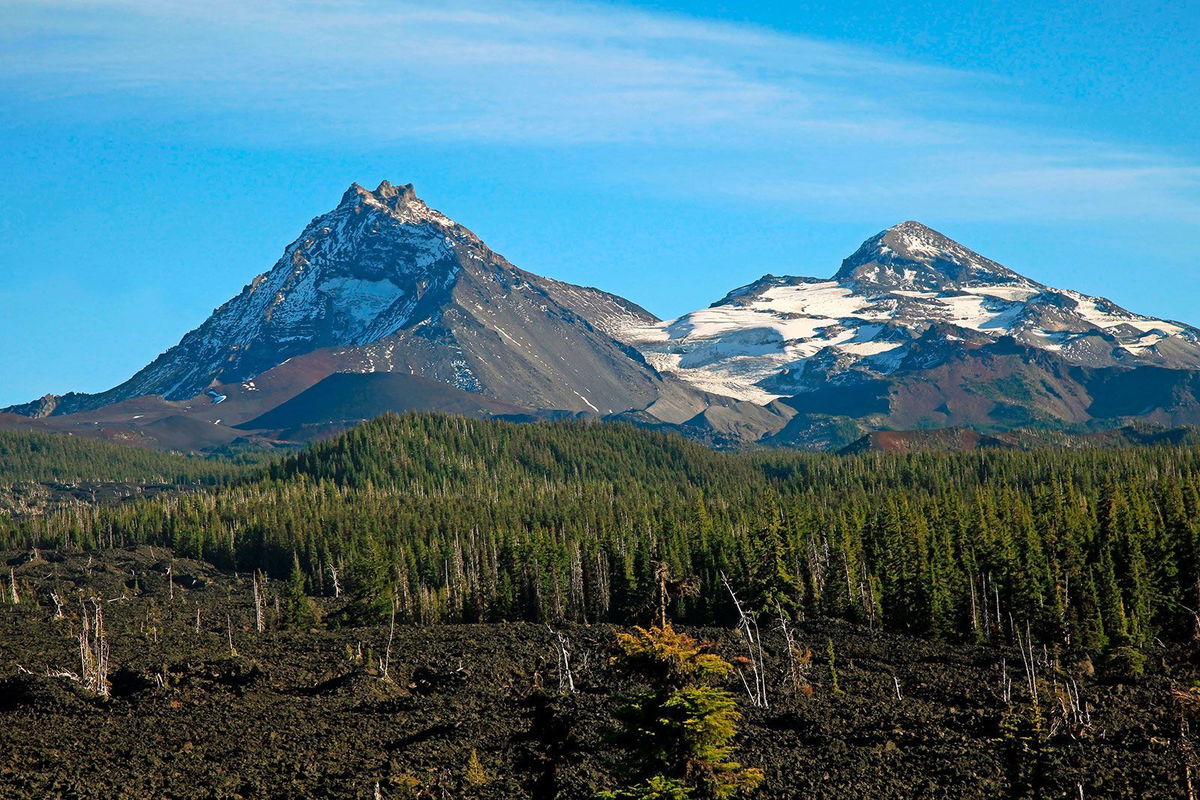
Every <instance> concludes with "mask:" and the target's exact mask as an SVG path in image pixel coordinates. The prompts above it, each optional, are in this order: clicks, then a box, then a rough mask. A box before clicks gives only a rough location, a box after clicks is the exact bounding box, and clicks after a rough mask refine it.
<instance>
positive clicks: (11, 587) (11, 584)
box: [8, 568, 21, 606]
mask: <svg viewBox="0 0 1200 800" xmlns="http://www.w3.org/2000/svg"><path fill="white" fill-rule="evenodd" d="M8 592H9V599H10V600H12V604H13V605H14V606H15V605H17V604H18V603H20V602H21V595H20V593H18V592H17V573H16V571H15V570H13V569H11V568H10V569H9V570H8Z"/></svg>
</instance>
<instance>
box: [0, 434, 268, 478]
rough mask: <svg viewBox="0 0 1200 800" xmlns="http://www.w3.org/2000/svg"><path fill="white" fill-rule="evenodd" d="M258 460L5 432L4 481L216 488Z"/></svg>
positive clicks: (0, 471) (0, 456) (1, 445)
mask: <svg viewBox="0 0 1200 800" xmlns="http://www.w3.org/2000/svg"><path fill="white" fill-rule="evenodd" d="M258 460H259V459H258V457H255V456H244V457H240V458H238V459H216V458H195V457H188V456H183V455H180V454H178V453H167V452H161V451H157V450H145V449H142V448H139V447H130V446H128V445H121V444H113V443H112V442H105V441H101V440H98V439H89V438H84V437H81V436H71V435H67V434H61V433H22V432H15V431H0V483H21V482H29V481H33V482H47V483H77V482H81V481H124V482H130V483H141V484H150V483H173V484H193V485H215V484H218V483H221V482H223V481H226V480H228V479H230V478H232V477H234V476H235V475H239V474H241V472H242V471H243V468H244V467H245V466H246V465H247V464H251V463H255V462H256V461H258Z"/></svg>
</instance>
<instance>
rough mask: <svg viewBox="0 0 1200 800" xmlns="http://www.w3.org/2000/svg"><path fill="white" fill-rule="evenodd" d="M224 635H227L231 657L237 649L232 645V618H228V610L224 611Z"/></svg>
mask: <svg viewBox="0 0 1200 800" xmlns="http://www.w3.org/2000/svg"><path fill="white" fill-rule="evenodd" d="M225 635H226V636H228V637H229V657H230V658H233V657H234V656H236V655H237V650H235V649H234V647H233V619H231V618H230V616H229V612H225Z"/></svg>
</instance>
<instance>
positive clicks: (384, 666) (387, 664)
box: [379, 595, 396, 681]
mask: <svg viewBox="0 0 1200 800" xmlns="http://www.w3.org/2000/svg"><path fill="white" fill-rule="evenodd" d="M395 635H396V596H395V595H392V622H391V625H390V626H389V627H388V641H387V650H385V651H384V655H383V658H382V659H380V661H379V671H380V672H382V673H383V674H382V675H381V676H380V678H381V679H382V680H385V681H390V680H391V679H392V676H391V674H390V673H389V670H390V669H391V667H392V638H393V637H394V636H395Z"/></svg>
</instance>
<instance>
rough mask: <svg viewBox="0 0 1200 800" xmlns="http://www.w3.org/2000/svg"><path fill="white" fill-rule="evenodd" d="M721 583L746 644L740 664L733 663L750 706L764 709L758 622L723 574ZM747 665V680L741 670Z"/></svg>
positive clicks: (764, 675)
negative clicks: (730, 601) (735, 612)
mask: <svg viewBox="0 0 1200 800" xmlns="http://www.w3.org/2000/svg"><path fill="white" fill-rule="evenodd" d="M721 582H722V583H724V584H725V589H726V590H727V591H728V592H729V596H730V597H731V598H733V607H734V608H735V609H736V610H737V613H738V625H737V630H738V633H739V634H741V637H742V641H743V642H745V644H746V657H745V658H744V659H737V661H740V662H741V664H737V663H735V665H734V666H735V668H736V669H737V673H738V677H739V678H741V679H742V686H744V687H745V689H746V695H747V696H748V697H749V698H750V703H751V705H755V706H761V707H763V708H766V707H767V705H768V703H767V670H766V664H765V663H764V659H763V646H762V637H761V636H759V632H758V621H757V620H756V619H755V618H754V615H753V614H750V613H748V612H747V611H746V610H745V609H744V608H743V607H742V603H741V601H740V600H738V598H737V594H736V593H735V592H734V591H733V586H732V585H731V584H730V583H729V578H728V577H726V575H725V573H724V572H722V573H721ZM743 664H744V665H748V671H749V674H750V679H751V680H752V681H753V684H754V685H753V686H751V680H747V678H746V673H745V672H743V670H742V665H743Z"/></svg>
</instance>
